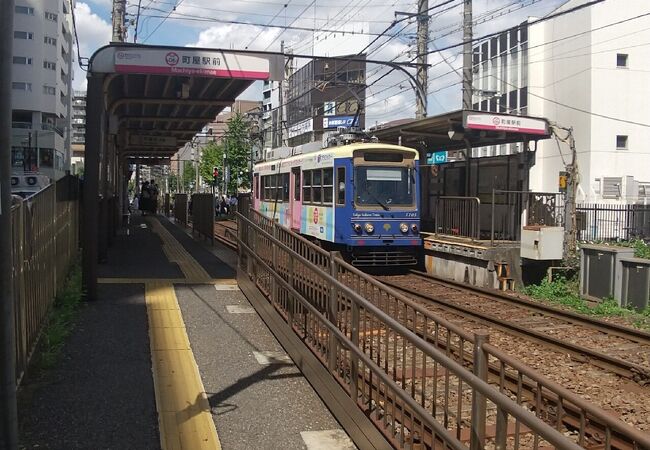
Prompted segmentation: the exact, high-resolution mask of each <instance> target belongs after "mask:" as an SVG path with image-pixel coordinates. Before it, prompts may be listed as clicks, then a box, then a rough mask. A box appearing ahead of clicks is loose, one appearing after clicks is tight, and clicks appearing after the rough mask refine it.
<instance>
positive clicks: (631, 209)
mask: <svg viewBox="0 0 650 450" xmlns="http://www.w3.org/2000/svg"><path fill="white" fill-rule="evenodd" d="M576 212H577V221H578V240H579V241H583V242H588V241H611V240H614V241H620V240H623V241H627V240H630V239H635V238H636V239H646V240H648V239H650V205H608V204H598V203H583V204H580V205H577V207H576Z"/></svg>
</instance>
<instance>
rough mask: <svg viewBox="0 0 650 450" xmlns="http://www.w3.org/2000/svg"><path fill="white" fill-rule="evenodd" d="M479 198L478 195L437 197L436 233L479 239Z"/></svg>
mask: <svg viewBox="0 0 650 450" xmlns="http://www.w3.org/2000/svg"><path fill="white" fill-rule="evenodd" d="M480 220H481V200H479V199H478V197H438V199H437V201H436V215H435V230H434V232H435V233H436V234H449V235H453V236H461V237H469V238H472V239H480V234H481V224H480Z"/></svg>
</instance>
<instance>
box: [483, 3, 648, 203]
mask: <svg viewBox="0 0 650 450" xmlns="http://www.w3.org/2000/svg"><path fill="white" fill-rule="evenodd" d="M583 3H585V1H583V0H570V1H568V2H566V3H565V4H564V5H562V7H560V8H559V9H558V10H556V11H554V12H553V13H557V12H561V11H563V10H566V9H570V8H573V7H575V6H578V5H580V4H583ZM648 13H650V2H648V1H647V0H609V1H607V2H603V3H599V4H596V5H593V6H589V7H586V8H583V9H581V10H579V11H575V12H571V13H569V14H566V15H562V16H559V17H556V18H553V19H550V20H547V21H544V22H541V23H538V24H530V22H532V21H534V19H531V20H529V21H528V22H524V23H523V24H521V25H520V26H518V27H515V28H513V29H511V30H508V31H507V32H505V33H502V34H501V35H499V36H496V37H494V38H492V39H490V40H488V41H487V42H482V43H481V44H479V45H478V46H476V47H475V49H474V100H473V101H474V108H475V109H479V110H483V111H494V112H509V113H513V114H525V115H531V116H541V117H546V118H548V119H549V120H550V121H551V122H552V123H556V124H557V125H558V126H561V127H566V128H572V129H573V135H574V137H575V141H576V150H577V158H578V159H577V161H578V171H579V187H578V201H579V202H586V203H639V202H647V201H650V101H649V100H648V99H650V44H649V43H650V16H645V17H643V14H648ZM637 16H642V17H637ZM565 136H566V133H564V132H561V131H560V137H562V138H563V137H565ZM522 150H523V149H522V148H521V144H511V145H508V146H492V147H485V148H479V149H475V150H474V155H473V156H474V157H482V156H496V155H502V154H510V153H514V152H518V151H522ZM570 162H571V151H570V149H569V146H568V144H566V143H564V142H557V141H556V140H555V139H549V140H546V141H543V142H540V143H539V145H538V147H537V153H536V159H535V166H534V167H533V168H532V169H531V172H530V186H529V187H530V189H531V190H534V191H545V192H556V191H557V190H558V175H559V172H560V171H563V170H565V167H566V165H567V164H569V163H570Z"/></svg>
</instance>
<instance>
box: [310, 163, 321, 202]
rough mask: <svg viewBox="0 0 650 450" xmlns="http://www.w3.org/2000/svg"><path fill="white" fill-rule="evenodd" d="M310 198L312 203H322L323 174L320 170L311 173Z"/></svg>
mask: <svg viewBox="0 0 650 450" xmlns="http://www.w3.org/2000/svg"><path fill="white" fill-rule="evenodd" d="M311 196H312V199H311V200H312V202H313V203H321V202H322V201H323V173H322V172H321V171H320V170H313V171H312V177H311Z"/></svg>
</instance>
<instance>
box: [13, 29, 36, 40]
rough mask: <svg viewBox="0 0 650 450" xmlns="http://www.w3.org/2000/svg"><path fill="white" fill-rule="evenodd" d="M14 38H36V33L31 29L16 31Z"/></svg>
mask: <svg viewBox="0 0 650 450" xmlns="http://www.w3.org/2000/svg"><path fill="white" fill-rule="evenodd" d="M14 39H30V40H31V39H34V33H32V32H31V31H14Z"/></svg>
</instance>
